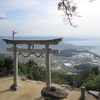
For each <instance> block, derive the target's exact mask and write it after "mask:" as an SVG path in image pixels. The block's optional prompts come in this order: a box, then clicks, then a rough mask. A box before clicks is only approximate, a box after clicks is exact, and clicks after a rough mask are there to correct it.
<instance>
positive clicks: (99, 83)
mask: <svg viewBox="0 0 100 100" xmlns="http://www.w3.org/2000/svg"><path fill="white" fill-rule="evenodd" d="M83 85H84V86H85V87H86V89H87V90H96V91H100V74H99V75H98V76H95V75H90V76H89V77H88V78H87V80H86V81H85V82H84V83H83Z"/></svg>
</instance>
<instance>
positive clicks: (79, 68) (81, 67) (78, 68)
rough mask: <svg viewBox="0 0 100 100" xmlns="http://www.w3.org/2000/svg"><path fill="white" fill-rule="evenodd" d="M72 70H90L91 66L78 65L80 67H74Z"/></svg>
mask: <svg viewBox="0 0 100 100" xmlns="http://www.w3.org/2000/svg"><path fill="white" fill-rule="evenodd" d="M74 68H76V70H91V69H92V65H90V64H80V65H76V66H74Z"/></svg>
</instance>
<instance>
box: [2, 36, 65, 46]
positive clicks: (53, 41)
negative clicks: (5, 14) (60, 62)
mask: <svg viewBox="0 0 100 100" xmlns="http://www.w3.org/2000/svg"><path fill="white" fill-rule="evenodd" d="M62 39H63V38H56V39H47V40H28V39H26V40H19V39H17V40H16V39H6V38H3V41H5V42H6V43H7V44H49V45H57V44H58V43H59V42H60V41H62Z"/></svg>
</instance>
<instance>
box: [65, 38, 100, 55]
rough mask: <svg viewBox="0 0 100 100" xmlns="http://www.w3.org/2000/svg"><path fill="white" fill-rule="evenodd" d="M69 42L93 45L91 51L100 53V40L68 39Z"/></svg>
mask: <svg viewBox="0 0 100 100" xmlns="http://www.w3.org/2000/svg"><path fill="white" fill-rule="evenodd" d="M67 42H68V43H71V44H74V45H78V46H93V48H92V49H90V50H89V51H91V52H94V53H96V54H98V55H100V40H86V41H67Z"/></svg>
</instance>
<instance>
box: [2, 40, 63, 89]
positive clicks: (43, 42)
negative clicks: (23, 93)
mask: <svg viewBox="0 0 100 100" xmlns="http://www.w3.org/2000/svg"><path fill="white" fill-rule="evenodd" d="M3 40H4V41H5V42H6V44H13V47H11V48H7V51H10V52H13V65H14V83H13V85H12V86H11V87H10V88H11V89H14V90H17V89H19V88H20V87H21V85H20V84H19V83H18V54H17V52H25V53H30V52H33V53H45V60H46V83H47V84H46V85H47V88H48V89H49V88H50V86H51V66H50V58H49V57H50V56H49V55H50V53H53V54H57V53H59V50H53V49H52V48H49V46H50V45H57V44H58V43H59V42H60V41H62V38H57V39H48V40H14V39H6V38H4V39H3ZM18 44H26V45H27V48H26V49H25V48H19V47H17V45H18ZM35 44H41V45H45V48H42V49H35V47H34V45H35Z"/></svg>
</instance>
